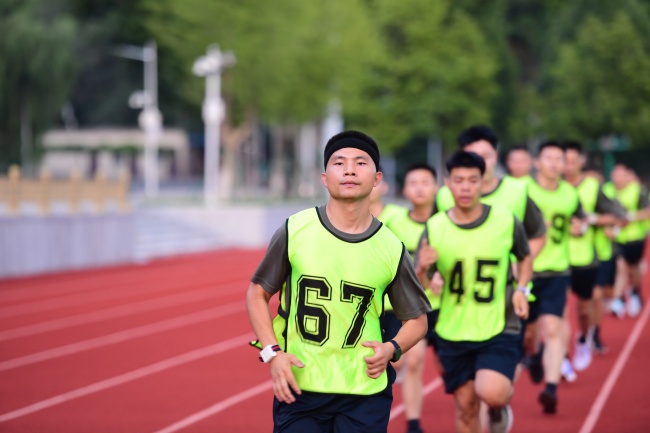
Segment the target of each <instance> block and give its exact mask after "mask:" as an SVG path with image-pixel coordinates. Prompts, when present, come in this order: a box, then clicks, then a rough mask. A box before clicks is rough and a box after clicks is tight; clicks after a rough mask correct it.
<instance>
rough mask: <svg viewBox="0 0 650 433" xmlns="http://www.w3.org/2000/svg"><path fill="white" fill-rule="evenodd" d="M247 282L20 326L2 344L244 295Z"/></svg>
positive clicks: (7, 332)
mask: <svg viewBox="0 0 650 433" xmlns="http://www.w3.org/2000/svg"><path fill="white" fill-rule="evenodd" d="M243 287H245V283H241V284H240V283H237V284H229V285H227V286H221V287H215V286H208V287H204V288H201V289H198V290H191V291H186V292H182V293H180V294H174V295H169V296H164V297H161V298H157V299H153V300H148V301H141V302H135V303H133V304H127V305H120V306H119V307H112V308H106V309H104V310H98V311H93V312H90V313H83V314H77V315H75V316H66V317H63V318H61V319H53V320H48V321H45V322H40V323H35V324H33V325H26V326H21V327H18V328H13V329H7V330H5V331H0V341H7V340H12V339H14V338H21V337H29V336H32V335H38V334H43V333H46V332H52V331H58V330H61V329H66V328H71V327H73V326H79V325H87V324H89V323H95V322H101V321H103V320H108V319H115V318H118V317H125V316H129V315H133V314H137V313H145V312H150V311H155V310H160V309H163V308H167V307H175V306H178V305H183V304H190V303H192V302H197V301H202V300H206V299H210V298H219V297H221V296H223V295H232V294H236V293H238V292H241V291H242V290H243V289H242V288H243Z"/></svg>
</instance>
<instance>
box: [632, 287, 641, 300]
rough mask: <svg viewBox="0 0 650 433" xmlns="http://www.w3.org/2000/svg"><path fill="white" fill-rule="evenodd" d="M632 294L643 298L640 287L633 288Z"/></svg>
mask: <svg viewBox="0 0 650 433" xmlns="http://www.w3.org/2000/svg"><path fill="white" fill-rule="evenodd" d="M632 294H633V295H636V296H638V297H639V298H641V291H640V290H639V288H638V287H632Z"/></svg>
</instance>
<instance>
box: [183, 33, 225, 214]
mask: <svg viewBox="0 0 650 433" xmlns="http://www.w3.org/2000/svg"><path fill="white" fill-rule="evenodd" d="M234 64H235V55H234V54H233V53H231V52H225V53H224V52H222V51H221V50H220V49H219V46H217V45H211V46H210V47H209V48H208V53H207V55H205V56H202V57H200V58H198V59H197V60H196V61H195V62H194V66H193V68H192V71H193V72H194V74H195V75H198V76H200V77H205V100H204V101H203V122H204V123H205V154H204V170H203V171H204V174H203V179H204V187H203V201H204V204H205V206H206V207H215V206H216V205H217V202H218V196H219V159H220V127H221V122H223V120H224V117H225V112H226V110H225V105H224V103H223V100H222V99H221V72H222V71H223V69H224V68H226V67H228V66H232V65H234Z"/></svg>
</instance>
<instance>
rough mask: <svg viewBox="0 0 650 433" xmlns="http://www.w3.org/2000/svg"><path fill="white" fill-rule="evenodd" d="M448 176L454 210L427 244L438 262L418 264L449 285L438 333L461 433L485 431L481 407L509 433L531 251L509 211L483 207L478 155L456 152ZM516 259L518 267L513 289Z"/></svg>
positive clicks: (432, 225) (436, 219)
mask: <svg viewBox="0 0 650 433" xmlns="http://www.w3.org/2000/svg"><path fill="white" fill-rule="evenodd" d="M447 170H448V172H449V177H448V179H447V186H448V188H449V190H450V191H451V194H452V196H453V199H454V206H453V207H452V208H451V209H449V210H448V211H446V212H439V213H437V214H436V215H434V216H433V217H431V219H430V220H429V221H428V222H427V228H426V232H425V234H424V236H423V240H424V242H425V243H426V244H428V245H429V247H430V248H431V249H432V250H434V251H435V252H436V256H437V259H436V258H435V257H433V258H431V259H428V258H425V256H421V257H420V258H419V260H420V261H421V263H418V268H420V266H423V267H424V268H425V269H426V272H425V273H424V276H423V277H422V276H421V278H424V279H425V281H426V280H427V278H428V277H429V275H431V274H432V273H433V269H430V266H435V269H436V270H437V272H439V273H440V275H441V276H442V278H443V280H444V286H443V288H442V298H441V305H440V317H439V320H438V323H437V325H436V333H437V342H438V343H437V344H438V345H437V352H438V356H439V357H440V361H441V362H442V365H443V369H444V372H443V379H444V382H445V390H446V392H447V393H449V394H453V395H454V397H455V401H456V430H457V431H458V432H476V433H478V432H480V431H481V426H480V422H479V406H480V405H479V403H480V402H481V401H483V402H485V403H486V404H487V405H488V407H489V408H490V418H491V420H493V421H494V423H493V425H491V431H492V432H497V431H500V432H506V431H508V430H509V428H510V426H511V424H512V413H511V411H510V409H509V406H508V403H509V401H510V397H511V396H512V392H513V387H512V380H513V377H514V374H515V369H516V366H517V363H518V362H519V359H520V349H519V342H520V335H519V334H520V328H521V320H520V319H522V318H523V319H525V318H526V317H527V315H528V292H529V289H528V282H529V281H530V277H531V275H532V258H531V256H530V249H529V246H528V241H527V239H526V234H525V230H524V227H523V225H522V223H521V222H519V221H518V220H517V218H516V217H515V216H514V215H513V214H512V212H510V211H509V210H507V209H503V208H501V207H498V206H489V205H485V204H482V203H481V190H482V184H483V182H484V180H483V179H484V174H485V162H484V161H483V159H482V158H481V157H480V156H478V155H477V154H475V153H472V152H465V151H462V150H461V151H458V152H456V153H455V154H454V155H452V157H451V158H449V160H448V161H447ZM511 254H514V256H515V257H516V258H517V262H518V265H517V276H518V279H517V285H516V287H517V288H516V289H515V288H514V287H513V285H512V281H513V278H512V268H511V263H510V256H511ZM427 282H428V281H427ZM427 285H428V284H427ZM497 421H498V422H499V424H500V425H499V426H498V427H499V430H496V428H497V426H496V423H497Z"/></svg>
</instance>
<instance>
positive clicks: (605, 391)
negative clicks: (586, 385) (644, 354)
mask: <svg viewBox="0 0 650 433" xmlns="http://www.w3.org/2000/svg"><path fill="white" fill-rule="evenodd" d="M648 316H650V303H646V306H645V308H644V309H643V313H642V314H641V317H639V319H638V320H637V322H636V324H635V325H634V328H633V329H632V333H631V334H630V336H629V337H628V339H627V342H626V343H625V346H624V347H623V350H622V351H621V353H620V355H618V358H617V359H616V364H614V368H612V370H611V372H610V373H609V376H607V380H606V381H605V383H604V384H603V387H602V388H601V389H600V392H599V393H598V397H596V400H595V401H594V404H593V405H592V406H591V409H590V410H589V415H587V418H586V419H585V422H584V424H582V428H581V429H580V433H590V432H591V431H592V430H593V428H594V427H595V426H596V422H598V418H599V417H600V413H601V412H602V411H603V407H604V406H605V403H606V402H607V399H608V398H609V394H610V393H611V392H612V389H613V388H614V385H616V381H617V380H618V377H619V376H620V375H621V372H622V371H623V368H624V367H625V364H626V363H627V360H628V358H629V357H630V354H631V353H632V350H633V349H634V346H635V345H636V343H637V341H638V340H639V337H640V336H641V332H643V328H644V327H645V325H646V322H647V321H648Z"/></svg>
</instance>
